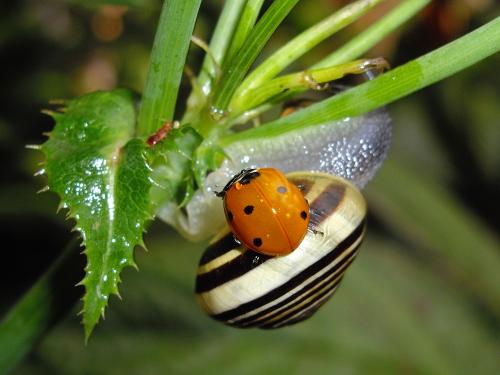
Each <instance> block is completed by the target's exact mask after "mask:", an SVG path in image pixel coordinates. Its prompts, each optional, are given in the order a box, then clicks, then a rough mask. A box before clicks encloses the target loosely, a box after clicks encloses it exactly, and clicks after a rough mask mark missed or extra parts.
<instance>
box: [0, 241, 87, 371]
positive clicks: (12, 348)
mask: <svg viewBox="0 0 500 375" xmlns="http://www.w3.org/2000/svg"><path fill="white" fill-rule="evenodd" d="M80 258H81V255H80V254H78V246H77V241H76V240H72V241H71V242H70V243H69V244H68V245H67V246H66V248H65V249H64V250H63V252H62V254H61V255H60V256H59V258H58V259H57V260H56V261H55V262H54V263H53V264H52V265H51V267H50V268H49V269H48V270H47V271H46V272H45V273H44V274H43V275H42V276H41V277H40V279H38V280H37V282H36V284H34V285H33V286H32V287H31V288H30V289H29V290H28V291H27V292H26V293H25V294H24V295H23V296H22V298H21V299H20V300H19V301H18V302H17V303H16V304H15V305H14V306H13V307H12V308H11V309H10V311H9V312H8V313H7V315H6V316H5V317H4V318H3V319H2V321H1V322H0V347H1V348H2V350H0V373H1V374H5V373H7V372H9V371H10V370H12V369H13V368H14V367H15V366H16V364H17V363H19V362H20V361H21V360H22V359H23V357H24V356H26V354H28V353H29V352H30V350H31V348H32V347H33V345H35V343H37V342H38V341H39V340H40V338H41V337H42V336H43V335H44V334H45V333H46V332H47V331H48V330H49V329H50V328H51V327H52V326H53V325H55V324H56V323H57V322H58V321H59V320H60V319H62V318H64V317H65V316H66V315H67V313H69V311H70V310H71V309H72V308H73V305H74V304H75V302H76V301H78V298H80V296H81V290H79V288H75V287H74V285H75V284H76V283H77V282H78V281H79V278H81V274H82V273H83V270H82V262H80V260H81V259H80Z"/></svg>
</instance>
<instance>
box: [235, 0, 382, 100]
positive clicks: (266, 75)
mask: <svg viewBox="0 0 500 375" xmlns="http://www.w3.org/2000/svg"><path fill="white" fill-rule="evenodd" d="M380 1H381V0H359V1H356V2H354V3H352V4H349V5H347V6H345V7H344V8H342V9H340V10H339V11H337V12H335V13H333V14H332V15H331V16H329V17H327V18H325V19H324V20H322V21H321V22H319V23H317V24H316V25H314V26H312V27H310V28H309V29H307V30H306V31H304V32H303V33H301V34H300V35H298V36H297V37H295V38H293V39H292V40H291V41H290V42H288V43H287V44H285V45H284V46H283V47H281V48H280V49H279V50H278V51H276V52H275V53H273V54H272V55H271V56H269V57H268V58H267V59H266V61H264V62H263V63H262V64H260V65H259V67H258V68H256V69H255V70H254V71H253V72H252V73H251V74H249V75H248V77H247V78H246V79H245V80H244V81H243V83H242V84H241V85H240V87H239V88H238V90H237V92H236V94H235V96H239V95H243V94H244V93H245V92H246V91H248V90H250V89H252V88H255V87H257V86H260V85H262V84H263V83H264V82H266V81H268V80H270V79H272V78H273V77H275V76H276V75H277V74H278V73H279V72H281V71H282V70H283V69H284V68H286V67H287V66H288V65H290V64H291V63H292V62H294V61H295V60H297V59H298V58H299V57H300V56H302V55H304V54H305V53H306V52H308V51H310V50H311V49H312V48H313V47H315V46H316V45H318V44H319V43H320V42H322V41H323V40H325V39H326V38H328V37H330V36H331V35H333V34H334V33H335V32H337V31H339V30H341V29H342V28H344V27H346V26H347V25H349V24H351V23H352V22H354V21H356V20H357V19H358V18H359V17H361V16H362V15H364V14H365V13H366V12H368V11H369V10H370V9H371V8H373V7H374V6H375V5H377V4H378V3H379V2H380ZM331 65H334V64H330V66H331Z"/></svg>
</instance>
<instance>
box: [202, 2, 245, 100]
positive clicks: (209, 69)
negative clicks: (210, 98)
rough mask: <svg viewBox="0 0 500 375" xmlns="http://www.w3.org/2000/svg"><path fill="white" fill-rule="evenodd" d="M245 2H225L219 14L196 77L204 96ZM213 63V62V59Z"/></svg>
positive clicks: (220, 62)
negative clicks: (207, 49)
mask: <svg viewBox="0 0 500 375" xmlns="http://www.w3.org/2000/svg"><path fill="white" fill-rule="evenodd" d="M246 1H247V0H232V1H226V3H225V4H224V8H223V9H222V12H221V14H220V17H219V20H218V21H217V25H216V26H215V30H214V32H213V35H212V38H211V40H210V46H209V47H210V54H211V56H210V55H209V54H206V55H205V59H204V60H203V65H202V67H201V70H200V74H199V76H198V83H199V85H200V87H201V89H202V91H203V93H204V94H205V95H208V94H209V93H210V90H211V89H212V83H213V81H214V79H215V78H216V74H217V67H216V65H215V64H219V65H221V64H222V62H223V60H224V57H225V54H226V51H227V49H228V46H229V43H230V42H231V35H233V33H234V29H235V28H236V26H237V25H239V24H238V21H239V20H240V15H241V12H242V8H243V6H244V5H245V3H246ZM212 57H213V58H214V59H215V61H213V58H212Z"/></svg>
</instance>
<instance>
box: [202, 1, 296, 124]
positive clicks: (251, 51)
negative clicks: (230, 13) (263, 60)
mask: <svg viewBox="0 0 500 375" xmlns="http://www.w3.org/2000/svg"><path fill="white" fill-rule="evenodd" d="M298 1H299V0H280V1H275V2H273V3H272V5H271V6H270V7H269V9H268V10H267V11H266V13H265V14H264V15H263V16H262V18H261V19H260V20H259V22H257V25H255V28H254V29H253V30H252V32H251V33H250V35H248V37H247V39H246V40H245V43H243V45H242V46H241V48H240V49H239V50H238V53H236V54H235V55H234V56H233V58H232V59H230V60H228V61H226V62H225V63H224V65H223V67H222V77H221V80H220V82H219V85H218V86H217V88H216V92H215V97H214V100H213V106H212V107H213V108H212V112H213V113H214V114H224V111H225V110H226V108H227V106H228V104H229V101H230V100H231V97H232V96H233V94H234V92H235V90H236V88H237V87H238V85H239V84H240V82H241V80H242V79H243V77H244V76H245V74H246V73H247V72H248V70H249V69H250V67H251V66H252V64H253V63H254V61H255V59H256V58H257V56H258V55H259V53H260V51H261V50H262V48H263V47H264V45H265V44H266V43H267V41H268V40H269V38H270V37H271V36H272V35H273V32H274V31H275V30H276V29H277V28H278V26H279V25H280V23H281V21H283V19H284V18H285V17H286V16H287V14H288V13H289V12H290V11H291V10H292V8H293V7H294V6H295V5H296V4H297V3H298Z"/></svg>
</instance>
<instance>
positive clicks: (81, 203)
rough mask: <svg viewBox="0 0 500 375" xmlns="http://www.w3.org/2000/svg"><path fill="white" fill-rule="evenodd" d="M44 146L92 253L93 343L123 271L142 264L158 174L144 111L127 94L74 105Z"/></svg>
mask: <svg viewBox="0 0 500 375" xmlns="http://www.w3.org/2000/svg"><path fill="white" fill-rule="evenodd" d="M54 118H55V120H56V126H55V128H54V130H53V131H52V133H51V134H50V136H49V140H48V141H47V142H46V143H45V144H44V145H43V146H42V150H43V152H44V153H45V155H46V165H45V170H46V172H47V175H48V181H49V188H50V189H51V190H53V191H55V192H56V193H58V194H59V195H60V197H61V200H62V204H63V205H64V206H65V207H66V206H67V207H68V208H69V216H70V217H72V218H74V219H76V221H77V226H76V228H77V229H78V230H79V231H80V233H81V235H82V238H83V244H84V245H85V254H86V256H87V266H86V268H85V270H86V276H85V278H84V279H83V280H82V282H81V283H82V284H83V285H84V286H85V296H84V298H83V324H84V326H85V335H86V338H88V337H89V335H90V334H91V332H92V330H93V328H94V326H95V325H96V324H97V322H98V321H99V317H100V316H101V315H104V309H105V307H106V305H107V301H108V297H109V295H110V294H118V283H119V281H120V271H121V270H122V269H123V268H124V267H125V266H127V265H135V263H134V259H133V249H134V247H135V246H136V245H138V244H142V232H143V230H144V224H145V222H146V220H147V219H148V218H149V190H150V186H151V182H150V179H149V174H150V169H149V166H148V164H147V161H146V157H145V150H146V147H147V146H146V144H145V142H143V141H142V140H139V139H131V138H132V136H133V132H134V126H135V119H136V112H135V108H134V101H133V98H132V95H131V93H130V92H129V91H126V90H114V91H110V92H96V93H91V94H88V95H85V96H82V97H80V98H78V99H75V100H71V101H68V102H67V103H66V108H65V109H64V112H63V113H61V114H55V115H54Z"/></svg>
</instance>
